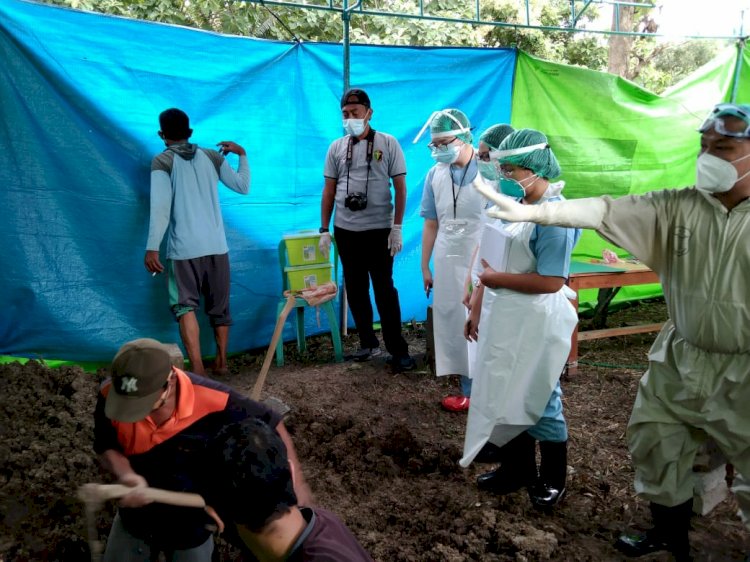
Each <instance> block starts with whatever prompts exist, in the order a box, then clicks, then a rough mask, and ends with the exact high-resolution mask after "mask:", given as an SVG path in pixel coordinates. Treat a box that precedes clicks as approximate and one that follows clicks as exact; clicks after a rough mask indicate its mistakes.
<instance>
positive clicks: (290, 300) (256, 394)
mask: <svg viewBox="0 0 750 562" xmlns="http://www.w3.org/2000/svg"><path fill="white" fill-rule="evenodd" d="M295 304H297V298H296V297H295V296H294V295H289V296H288V297H287V299H286V304H285V305H284V308H282V309H281V313H280V314H279V317H278V318H277V319H276V327H275V328H274V330H273V336H271V343H270V344H268V351H266V358H265V360H264V361H263V366H262V367H261V368H260V374H259V375H258V380H256V381H255V386H254V387H253V391H252V393H251V394H250V398H252V399H253V400H256V401H257V400H260V393H261V391H262V390H263V384H264V383H265V382H266V375H268V369H269V368H270V367H271V359H273V353H274V351H275V350H276V343H277V342H278V341H279V338H280V337H281V332H282V331H283V330H284V323H285V322H286V317H287V316H289V313H290V312H291V311H292V309H293V308H294V305H295Z"/></svg>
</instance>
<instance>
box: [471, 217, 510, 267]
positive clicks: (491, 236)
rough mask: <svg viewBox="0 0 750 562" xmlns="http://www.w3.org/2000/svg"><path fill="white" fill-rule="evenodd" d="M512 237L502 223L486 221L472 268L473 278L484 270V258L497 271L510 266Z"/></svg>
mask: <svg viewBox="0 0 750 562" xmlns="http://www.w3.org/2000/svg"><path fill="white" fill-rule="evenodd" d="M511 239H512V238H511V235H510V234H509V233H508V231H506V230H505V229H504V228H503V225H502V223H500V222H488V223H485V225H484V228H483V230H482V237H481V238H480V240H479V250H478V251H477V256H476V259H475V260H474V267H473V268H472V278H473V279H476V278H477V277H479V275H481V273H482V272H483V271H484V267H482V260H484V261H486V262H487V263H488V264H490V267H491V268H492V269H494V270H495V271H505V270H506V269H507V268H508V250H509V248H510V241H511Z"/></svg>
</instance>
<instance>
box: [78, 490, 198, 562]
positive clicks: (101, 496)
mask: <svg viewBox="0 0 750 562" xmlns="http://www.w3.org/2000/svg"><path fill="white" fill-rule="evenodd" d="M133 490H134V488H132V487H131V486H123V485H122V484H84V485H83V486H81V487H80V488H78V498H79V499H80V500H81V501H83V503H84V504H85V505H86V530H87V533H88V537H89V551H90V552H91V562H99V561H100V560H101V559H102V553H103V551H104V548H103V545H102V542H101V541H100V540H99V532H98V531H97V528H96V513H97V511H99V510H100V509H101V508H102V506H103V505H104V503H105V502H106V501H108V500H114V499H119V498H122V497H123V496H125V495H127V494H129V493H130V492H132V491H133ZM138 492H139V493H141V494H142V495H143V496H144V497H145V498H146V499H149V500H151V501H154V502H159V503H166V504H169V505H177V506H180V507H198V508H204V509H205V507H206V502H205V501H204V500H203V497H202V496H200V495H198V494H191V493H188V492H172V491H170V490H161V489H159V488H148V487H146V488H138Z"/></svg>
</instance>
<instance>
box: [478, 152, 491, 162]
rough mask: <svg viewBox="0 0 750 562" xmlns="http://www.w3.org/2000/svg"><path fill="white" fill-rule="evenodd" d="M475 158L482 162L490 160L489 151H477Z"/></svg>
mask: <svg viewBox="0 0 750 562" xmlns="http://www.w3.org/2000/svg"><path fill="white" fill-rule="evenodd" d="M477 158H479V159H480V160H481V161H482V162H489V161H490V160H491V158H490V153H489V151H487V152H477Z"/></svg>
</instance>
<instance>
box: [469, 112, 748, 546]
mask: <svg viewBox="0 0 750 562" xmlns="http://www.w3.org/2000/svg"><path fill="white" fill-rule="evenodd" d="M699 130H700V133H701V148H700V154H699V156H698V161H697V168H696V172H697V175H696V184H695V187H693V188H687V189H678V190H664V191H654V192H651V193H646V194H644V195H631V196H627V197H621V198H618V199H612V198H610V197H606V196H604V197H601V198H588V199H579V200H576V201H566V202H564V203H558V204H555V205H536V206H525V205H518V204H517V203H516V202H515V201H510V200H507V199H505V198H501V197H499V196H497V194H496V193H494V192H493V191H492V190H490V189H486V188H484V187H483V186H481V185H479V186H477V188H478V189H480V191H482V192H483V194H484V195H485V196H486V197H489V198H491V199H492V200H493V201H494V202H495V203H496V205H497V206H496V207H495V208H494V209H493V211H492V212H491V213H492V215H493V216H495V217H498V218H502V219H503V220H507V221H520V222H522V223H525V222H527V221H533V222H536V223H538V224H548V225H565V226H575V227H580V228H590V229H594V230H596V231H597V232H598V233H599V234H600V235H601V236H603V237H604V238H605V239H607V240H609V241H610V242H612V243H613V244H616V245H618V246H620V247H622V248H624V249H625V250H627V251H629V252H630V253H631V254H633V255H634V256H635V257H637V258H638V259H639V260H641V261H642V262H643V263H644V264H646V265H647V266H649V267H650V268H651V269H652V270H654V271H655V272H656V273H657V274H658V275H659V278H660V280H661V284H662V287H663V290H664V297H665V300H666V303H667V309H668V312H669V320H668V321H667V323H666V324H665V325H664V328H663V329H662V331H661V333H660V334H659V335H658V337H657V338H656V341H655V342H654V344H653V346H652V347H651V351H650V353H649V366H648V370H647V371H646V374H645V375H644V376H643V378H642V379H641V381H640V384H639V387H638V394H637V396H636V399H635V405H634V406H633V411H632V414H631V417H630V422H629V424H628V431H627V440H628V447H629V449H630V454H631V456H632V459H633V465H634V467H635V491H636V493H637V494H638V495H639V496H641V497H642V498H644V499H647V500H648V501H649V502H651V503H650V505H651V513H652V517H653V528H652V529H650V530H649V531H648V532H646V533H645V534H641V535H623V536H621V537H620V539H619V540H618V541H617V543H616V547H617V548H618V549H620V550H621V551H622V552H624V553H625V554H627V555H629V556H641V555H645V554H649V553H651V552H655V551H659V550H668V551H669V552H671V553H672V554H673V555H674V557H675V558H676V559H677V560H680V561H683V560H690V545H689V542H688V529H689V527H690V517H691V514H692V501H693V462H694V458H695V454H696V451H697V450H698V448H699V447H700V445H701V444H702V443H703V442H704V441H705V440H706V439H707V438H712V439H713V440H714V441H715V442H716V444H717V445H718V446H719V448H720V449H721V451H722V452H723V453H724V454H725V455H726V457H727V459H728V460H729V461H730V462H731V463H732V464H733V465H734V467H735V469H736V471H737V475H736V477H735V480H734V484H733V487H732V489H733V491H734V493H735V494H736V497H737V501H738V503H739V506H740V509H741V512H742V516H743V519H744V521H745V523H746V524H747V523H748V517H749V516H750V486H749V485H748V480H747V476H748V475H750V446H748V444H749V443H750V408H749V407H748V404H750V330H749V329H748V326H750V308H749V307H748V302H749V301H750V298H749V297H750V285H748V281H747V276H748V271H750V244H748V241H750V201H748V197H750V105H737V104H719V105H717V106H716V107H715V108H714V109H713V111H712V112H711V114H710V115H709V116H708V118H707V119H706V120H705V122H704V123H703V125H702V126H701V128H700V129H699Z"/></svg>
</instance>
